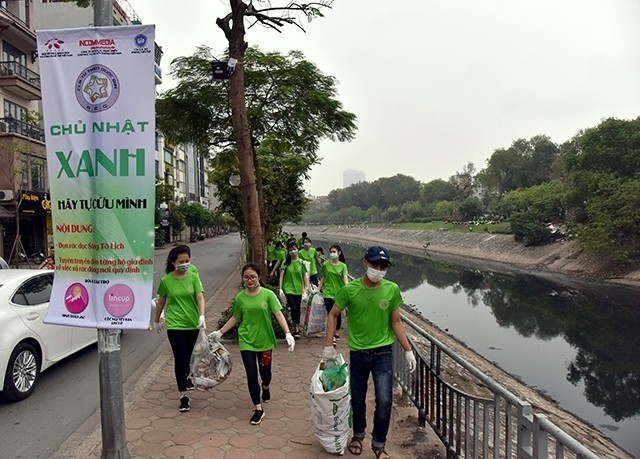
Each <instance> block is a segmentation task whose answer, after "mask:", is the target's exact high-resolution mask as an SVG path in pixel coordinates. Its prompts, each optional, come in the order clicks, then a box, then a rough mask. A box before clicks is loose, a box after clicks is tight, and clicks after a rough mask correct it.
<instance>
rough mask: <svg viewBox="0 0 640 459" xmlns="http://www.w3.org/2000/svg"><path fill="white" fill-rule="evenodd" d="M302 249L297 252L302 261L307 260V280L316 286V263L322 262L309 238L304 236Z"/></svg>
mask: <svg viewBox="0 0 640 459" xmlns="http://www.w3.org/2000/svg"><path fill="white" fill-rule="evenodd" d="M303 241H304V242H303V244H302V249H301V250H300V251H299V252H298V257H300V259H301V260H303V261H308V262H309V264H310V266H309V268H310V271H309V280H310V281H311V283H312V284H313V285H315V286H316V287H317V286H318V265H320V264H322V260H320V256H319V255H318V252H317V251H316V249H315V248H313V246H312V244H311V239H309V238H308V237H306V236H305V237H304V239H303Z"/></svg>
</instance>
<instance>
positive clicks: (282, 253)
mask: <svg viewBox="0 0 640 459" xmlns="http://www.w3.org/2000/svg"><path fill="white" fill-rule="evenodd" d="M275 250H276V251H275V254H276V257H275V258H274V260H276V261H279V262H280V265H282V264H283V263H284V261H285V260H286V259H287V250H286V249H275Z"/></svg>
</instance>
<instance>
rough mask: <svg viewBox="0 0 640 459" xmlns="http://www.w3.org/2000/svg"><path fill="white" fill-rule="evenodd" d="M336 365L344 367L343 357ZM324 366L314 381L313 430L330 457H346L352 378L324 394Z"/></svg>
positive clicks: (311, 395) (311, 388) (340, 356)
mask: <svg viewBox="0 0 640 459" xmlns="http://www.w3.org/2000/svg"><path fill="white" fill-rule="evenodd" d="M335 364H336V365H340V366H342V365H344V364H345V362H344V357H342V354H338V358H337V361H336V363H335ZM321 367H322V362H321V363H320V364H319V365H318V367H317V368H316V371H315V372H314V373H313V376H312V377H311V384H310V386H309V395H310V400H309V409H310V411H311V418H310V420H311V427H312V428H313V433H314V435H315V436H316V438H317V439H318V441H320V444H321V445H322V447H323V448H324V450H325V451H327V452H328V453H333V454H340V455H342V454H344V452H345V449H346V448H347V445H348V442H349V438H350V435H351V428H352V425H351V421H352V419H351V391H350V390H349V375H348V373H347V378H346V381H345V383H344V384H343V385H342V386H341V387H338V388H336V389H334V390H332V391H328V392H325V390H324V387H323V384H322V375H323V372H324V370H321Z"/></svg>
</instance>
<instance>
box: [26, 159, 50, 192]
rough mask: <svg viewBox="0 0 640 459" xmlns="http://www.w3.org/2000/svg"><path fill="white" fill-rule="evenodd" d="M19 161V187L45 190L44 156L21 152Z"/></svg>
mask: <svg viewBox="0 0 640 459" xmlns="http://www.w3.org/2000/svg"><path fill="white" fill-rule="evenodd" d="M20 163H21V165H20V188H21V189H23V190H35V191H44V190H46V183H45V177H46V175H45V171H44V168H45V162H44V158H38V157H36V156H30V155H26V154H23V155H22V159H21V161H20Z"/></svg>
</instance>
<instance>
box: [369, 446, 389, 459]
mask: <svg viewBox="0 0 640 459" xmlns="http://www.w3.org/2000/svg"><path fill="white" fill-rule="evenodd" d="M373 454H375V455H376V459H391V456H389V453H387V452H386V451H385V450H384V448H373Z"/></svg>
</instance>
